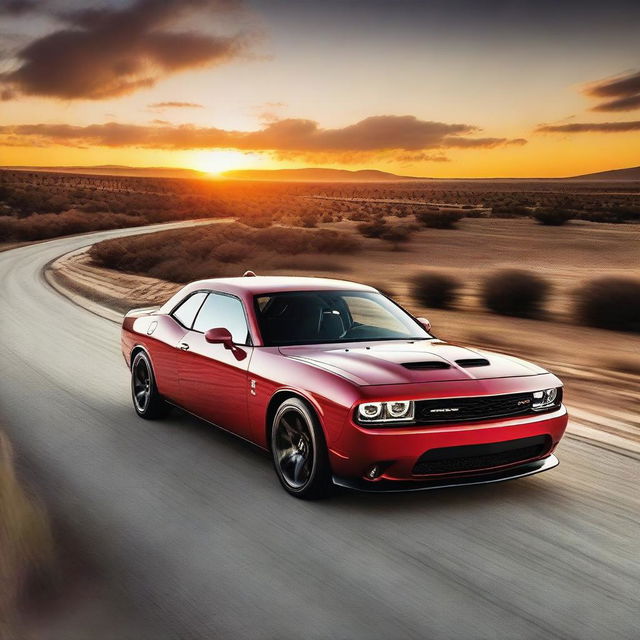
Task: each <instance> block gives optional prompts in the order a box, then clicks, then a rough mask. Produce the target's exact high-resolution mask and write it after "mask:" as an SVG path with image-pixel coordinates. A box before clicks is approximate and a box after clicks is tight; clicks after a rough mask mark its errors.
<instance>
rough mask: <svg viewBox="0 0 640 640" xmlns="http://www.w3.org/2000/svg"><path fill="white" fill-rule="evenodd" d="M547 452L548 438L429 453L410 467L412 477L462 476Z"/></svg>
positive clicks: (454, 448) (546, 436)
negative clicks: (460, 474)
mask: <svg viewBox="0 0 640 640" xmlns="http://www.w3.org/2000/svg"><path fill="white" fill-rule="evenodd" d="M550 449H551V438H550V437H549V436H548V435H542V436H533V437H531V438H519V439H517V440H507V441H506V442H492V443H490V444H472V445H468V446H463V447H443V448H441V449H430V450H429V451H427V452H425V453H423V454H422V455H421V456H420V458H419V459H418V461H417V462H416V464H415V466H414V467H413V473H414V474H415V475H435V474H440V473H465V472H467V471H477V470H479V469H490V468H492V467H502V466H506V465H510V464H517V463H519V462H524V461H525V460H533V459H535V458H539V457H540V456H542V455H544V454H545V453H547V452H548V451H549V450H550Z"/></svg>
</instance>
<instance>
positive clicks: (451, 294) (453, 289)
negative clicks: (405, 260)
mask: <svg viewBox="0 0 640 640" xmlns="http://www.w3.org/2000/svg"><path fill="white" fill-rule="evenodd" d="M411 284H412V287H411V292H412V294H413V297H414V298H415V299H416V300H417V301H418V302H419V303H420V304H422V305H424V306H425V307H433V308H436V309H448V308H450V307H451V305H452V304H453V303H454V302H455V301H456V299H457V297H458V289H459V288H460V282H459V281H458V280H457V279H456V278H453V277H452V276H449V275H446V274H444V273H429V272H426V273H420V274H418V275H416V276H414V277H413V279H412V283H411Z"/></svg>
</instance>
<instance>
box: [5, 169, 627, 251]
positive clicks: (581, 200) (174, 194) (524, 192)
mask: <svg viewBox="0 0 640 640" xmlns="http://www.w3.org/2000/svg"><path fill="white" fill-rule="evenodd" d="M638 195H640V186H638V185H637V184H636V183H631V184H629V185H625V187H624V191H623V190H622V189H621V187H620V185H617V184H615V183H611V184H606V183H605V184H601V183H600V184H598V185H597V187H594V185H590V184H588V183H587V184H583V183H576V182H573V183H571V182H566V183H551V184H548V183H544V182H516V181H513V182H512V181H510V182H492V181H482V182H479V181H466V182H465V181H462V180H456V181H437V182H430V181H425V182H398V183H362V184H360V183H283V182H280V183H278V182H244V181H231V180H227V181H222V180H202V179H200V180H197V179H177V178H142V177H117V176H96V175H76V174H56V173H46V172H33V171H12V170H0V242H24V241H31V240H41V239H45V238H53V237H57V236H61V235H68V234H72V233H82V232H86V231H93V230H99V229H113V228H119V227H128V226H134V225H145V224H153V223H160V222H170V221H180V220H191V219H199V218H221V217H233V218H236V219H238V220H239V221H241V222H243V223H244V224H246V225H248V226H252V227H255V228H265V227H269V226H271V225H273V224H278V225H286V226H294V227H302V228H309V229H312V228H315V227H318V226H321V225H323V224H327V223H332V222H339V221H341V220H351V221H354V222H361V223H363V225H362V229H361V232H362V234H363V235H365V236H366V237H378V238H381V239H382V240H386V241H387V245H386V246H387V247H388V248H390V249H399V248H402V246H403V245H404V244H405V243H406V242H408V241H409V240H410V239H411V238H412V236H413V235H414V234H415V233H416V232H418V231H419V230H420V229H424V228H427V229H455V228H459V227H460V226H461V225H462V224H463V223H464V220H465V219H468V218H477V217H485V218H496V219H500V218H529V219H532V222H533V221H537V222H539V223H540V224H543V225H556V226H559V225H563V224H570V223H571V222H572V221H574V220H588V221H592V222H614V223H625V222H640V206H639V205H638ZM372 234H373V235H372Z"/></svg>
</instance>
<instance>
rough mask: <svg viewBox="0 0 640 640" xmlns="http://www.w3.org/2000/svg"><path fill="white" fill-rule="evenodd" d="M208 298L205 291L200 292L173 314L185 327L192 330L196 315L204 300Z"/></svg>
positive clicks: (180, 305)
mask: <svg viewBox="0 0 640 640" xmlns="http://www.w3.org/2000/svg"><path fill="white" fill-rule="evenodd" d="M206 297H207V294H206V292H205V291H200V292H198V293H194V294H192V295H190V296H189V297H188V298H186V299H185V300H183V301H182V302H181V303H180V304H179V305H178V306H177V307H176V308H175V309H174V310H173V313H172V314H171V315H172V316H173V317H174V318H175V319H176V320H177V321H178V322H179V323H180V324H181V325H182V326H183V327H186V328H187V329H191V327H192V326H193V321H194V320H195V317H196V314H197V313H198V311H199V309H200V307H201V306H202V303H203V302H204V299H205V298H206Z"/></svg>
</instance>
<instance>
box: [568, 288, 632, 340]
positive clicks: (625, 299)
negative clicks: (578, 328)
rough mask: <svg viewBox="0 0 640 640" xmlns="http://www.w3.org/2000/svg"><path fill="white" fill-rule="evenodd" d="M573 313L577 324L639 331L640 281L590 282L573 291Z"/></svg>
mask: <svg viewBox="0 0 640 640" xmlns="http://www.w3.org/2000/svg"><path fill="white" fill-rule="evenodd" d="M574 312H575V315H576V318H577V319H578V321H579V322H582V323H583V324H586V325H589V326H592V327H600V328H602V329H615V330H617V331H640V280H633V279H631V278H618V277H603V278H597V279H596V280H591V281H590V282H587V283H586V284H585V285H583V286H582V287H581V288H580V289H578V291H577V292H576V298H575V304H574Z"/></svg>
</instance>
